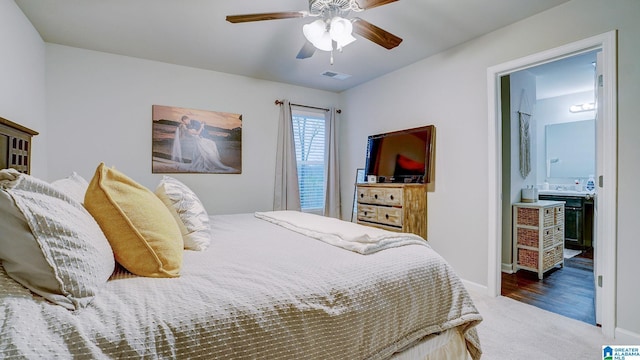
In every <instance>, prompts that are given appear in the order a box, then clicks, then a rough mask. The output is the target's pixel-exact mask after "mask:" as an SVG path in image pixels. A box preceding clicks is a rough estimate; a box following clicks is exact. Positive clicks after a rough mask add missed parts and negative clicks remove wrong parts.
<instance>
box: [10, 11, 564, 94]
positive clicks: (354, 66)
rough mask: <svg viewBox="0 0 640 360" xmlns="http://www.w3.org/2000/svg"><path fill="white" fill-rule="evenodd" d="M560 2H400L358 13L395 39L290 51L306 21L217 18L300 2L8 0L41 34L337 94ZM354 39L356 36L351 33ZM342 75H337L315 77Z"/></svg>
mask: <svg viewBox="0 0 640 360" xmlns="http://www.w3.org/2000/svg"><path fill="white" fill-rule="evenodd" d="M566 1H568V0H482V1H480V0H399V1H397V2H393V3H390V4H387V5H384V6H380V7H377V8H373V9H370V10H366V11H364V12H362V13H359V14H357V16H359V17H361V18H362V19H364V20H367V21H369V22H371V23H373V24H374V25H377V26H379V27H381V28H383V29H385V30H387V31H389V32H391V33H393V34H395V35H397V36H399V37H401V38H403V39H404V41H403V42H402V43H401V44H400V46H398V47H397V48H395V49H392V50H386V49H384V48H382V47H380V46H378V45H376V44H374V43H372V42H370V41H368V40H366V39H364V38H358V40H357V41H356V42H354V43H352V44H350V45H348V46H346V47H345V48H344V52H343V53H337V54H335V63H334V65H330V64H329V53H327V52H322V51H316V53H315V55H314V56H313V57H311V58H309V59H304V60H298V59H296V54H297V53H298V51H299V50H300V48H301V47H302V45H303V43H304V41H305V40H304V36H303V35H302V26H303V25H304V24H306V23H308V22H311V21H313V18H302V19H285V20H270V21H259V22H252V23H240V24H231V23H229V22H227V21H225V16H226V15H235V14H247V13H261V12H277V11H291V10H308V2H307V1H305V0H271V1H255V0H108V1H106V0H15V2H16V4H18V6H19V7H20V8H21V9H22V11H23V12H24V13H25V14H26V16H27V17H28V18H29V20H30V21H31V23H32V24H33V25H34V26H35V28H36V29H37V30H38V32H39V33H40V35H41V36H42V38H43V39H44V41H46V42H49V43H56V44H62V45H68V46H73V47H79V48H85V49H90V50H97V51H103V52H108V53H114V54H120V55H127V56H132V57H138V58H143V59H149V60H157V61H161V62H167V63H172V64H179V65H184V66H190V67H195V68H201V69H209V70H214V71H221V72H225V73H231V74H238V75H245V76H249V77H253V78H258V79H265V80H272V81H278V82H283V83H289V84H294V85H301V86H305V87H310V88H316V89H322V90H328V91H335V92H340V91H343V90H346V89H349V88H351V87H354V86H356V85H359V84H361V83H364V82H366V81H369V80H371V79H374V78H376V77H379V76H381V75H384V74H386V73H389V72H391V71H394V70H396V69H398V68H401V67H404V66H406V65H408V64H411V63H414V62H416V61H419V60H421V59H424V58H426V57H429V56H431V55H433V54H437V53H439V52H441V51H443V50H446V49H448V48H451V47H453V46H455V45H458V44H461V43H463V42H466V41H469V40H471V39H474V38H476V37H478V36H481V35H483V34H486V33H488V32H491V31H493V30H496V29H498V28H501V27H504V26H506V25H509V24H511V23H514V22H516V21H519V20H521V19H524V18H526V17H529V16H531V15H534V14H536V13H539V12H541V11H544V10H546V9H549V8H551V7H554V6H557V5H560V4H562V3H564V2H566ZM356 37H358V36H356ZM327 70H329V71H332V72H338V73H343V74H349V75H351V77H349V78H348V79H346V80H337V79H332V78H328V77H326V76H322V75H321V74H322V73H323V72H325V71H327Z"/></svg>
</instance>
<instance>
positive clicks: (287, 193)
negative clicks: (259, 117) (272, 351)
mask: <svg viewBox="0 0 640 360" xmlns="http://www.w3.org/2000/svg"><path fill="white" fill-rule="evenodd" d="M273 210H298V211H300V189H299V187H298V169H297V163H296V148H295V143H294V140H293V125H292V119H291V103H290V102H289V100H286V99H285V100H283V101H282V105H280V119H279V122H278V144H277V149H276V178H275V187H274V192H273Z"/></svg>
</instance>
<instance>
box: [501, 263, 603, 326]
mask: <svg viewBox="0 0 640 360" xmlns="http://www.w3.org/2000/svg"><path fill="white" fill-rule="evenodd" d="M594 292H595V289H594V282H593V252H592V251H584V252H583V253H582V254H580V255H577V256H575V257H573V258H570V259H565V266H564V267H562V268H561V267H559V266H557V267H556V268H554V269H552V270H549V271H548V272H546V273H545V274H544V278H543V279H542V280H538V274H537V273H534V272H530V271H526V270H519V271H518V272H517V273H515V274H506V273H502V295H503V296H506V297H510V298H512V299H515V300H518V301H521V302H524V303H526V304H530V305H533V306H536V307H539V308H541V309H545V310H548V311H551V312H554V313H557V314H560V315H563V316H566V317H569V318H573V319H576V320H580V321H584V322H586V323H588V324H592V325H596V319H595V305H594V296H595V293H594Z"/></svg>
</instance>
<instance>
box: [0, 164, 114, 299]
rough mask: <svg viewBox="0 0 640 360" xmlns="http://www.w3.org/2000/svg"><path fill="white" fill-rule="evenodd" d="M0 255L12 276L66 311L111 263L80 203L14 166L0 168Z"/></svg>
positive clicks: (97, 284)
mask: <svg viewBox="0 0 640 360" xmlns="http://www.w3.org/2000/svg"><path fill="white" fill-rule="evenodd" d="M0 259H1V260H2V265H3V267H4V269H5V271H6V272H7V274H8V275H9V276H10V277H12V278H13V279H14V280H16V281H17V282H19V283H20V284H22V285H23V286H25V287H26V288H28V289H30V290H31V291H33V292H34V293H36V294H38V295H40V296H42V297H44V298H45V299H47V300H49V301H51V302H53V303H55V304H58V305H61V306H63V307H65V308H67V309H69V310H78V309H80V308H83V307H85V306H86V305H88V304H89V303H90V302H91V300H92V299H93V298H94V297H95V295H96V294H97V293H98V291H99V290H100V288H101V287H102V285H104V284H105V283H106V281H107V280H108V279H109V277H110V276H111V274H112V273H113V270H114V267H115V262H114V257H113V252H112V251H111V247H110V246H109V243H108V241H107V239H106V238H105V236H104V234H103V233H102V231H101V230H100V227H99V226H98V224H97V223H96V221H95V220H94V219H93V217H92V216H91V215H90V214H89V213H88V212H87V210H86V209H85V208H84V207H83V206H82V205H81V204H80V203H79V202H77V201H75V200H74V199H72V198H71V197H70V196H68V195H67V194H66V193H65V192H62V191H60V190H59V189H57V188H55V187H53V186H52V185H50V184H48V183H47V182H45V181H42V180H39V179H36V178H34V177H31V176H29V175H25V174H21V173H19V172H17V171H16V170H13V169H5V170H0Z"/></svg>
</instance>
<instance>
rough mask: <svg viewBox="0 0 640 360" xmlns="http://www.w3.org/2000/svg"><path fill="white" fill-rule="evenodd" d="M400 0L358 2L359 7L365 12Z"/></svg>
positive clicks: (359, 0)
mask: <svg viewBox="0 0 640 360" xmlns="http://www.w3.org/2000/svg"><path fill="white" fill-rule="evenodd" d="M396 1H398V0H358V5H360V8H362V9H363V10H367V9H372V8H374V7H378V6H382V5H387V4H390V3H392V2H396Z"/></svg>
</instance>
